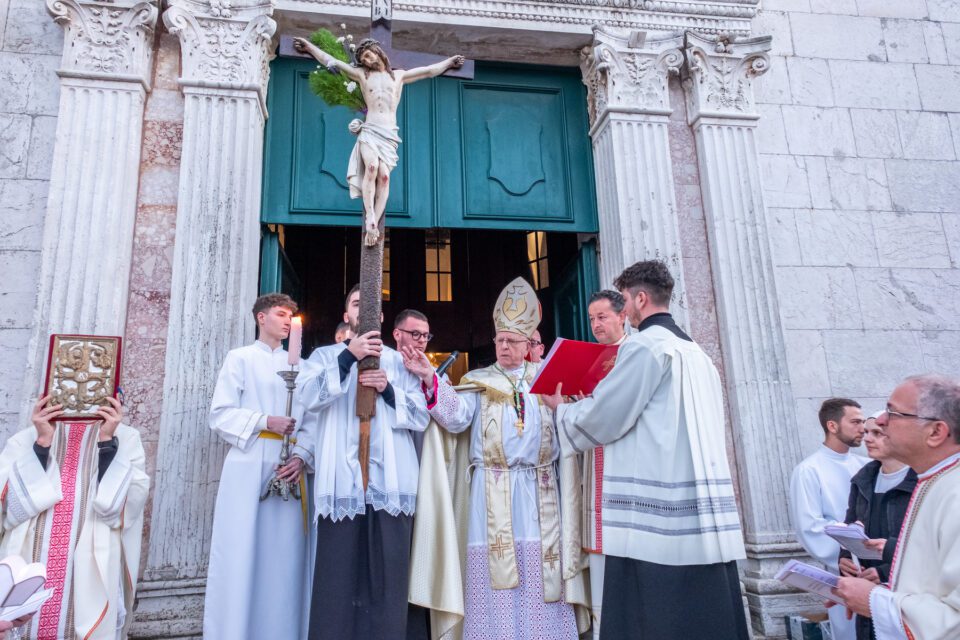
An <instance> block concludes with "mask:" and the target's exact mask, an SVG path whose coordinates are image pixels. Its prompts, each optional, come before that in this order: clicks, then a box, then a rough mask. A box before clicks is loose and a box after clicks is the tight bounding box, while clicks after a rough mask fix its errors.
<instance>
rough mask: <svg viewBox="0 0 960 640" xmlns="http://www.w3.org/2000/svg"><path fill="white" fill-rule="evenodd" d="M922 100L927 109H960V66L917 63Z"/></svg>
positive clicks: (953, 110)
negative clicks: (959, 88)
mask: <svg viewBox="0 0 960 640" xmlns="http://www.w3.org/2000/svg"><path fill="white" fill-rule="evenodd" d="M916 73H917V84H918V85H919V87H920V102H921V103H922V105H923V109H924V110H926V111H952V112H958V111H960V91H958V90H957V87H958V86H960V68H958V67H948V66H938V65H930V64H926V65H917V67H916Z"/></svg>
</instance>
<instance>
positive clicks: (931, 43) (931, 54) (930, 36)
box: [922, 22, 948, 64]
mask: <svg viewBox="0 0 960 640" xmlns="http://www.w3.org/2000/svg"><path fill="white" fill-rule="evenodd" d="M940 26H941V25H940V23H939V22H924V23H923V24H922V28H923V45H924V47H925V48H926V50H927V59H928V61H929V62H930V64H947V61H948V58H947V48H946V45H945V44H944V41H943V30H942V29H941V28H940Z"/></svg>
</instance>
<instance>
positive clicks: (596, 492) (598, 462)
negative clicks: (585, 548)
mask: <svg viewBox="0 0 960 640" xmlns="http://www.w3.org/2000/svg"><path fill="white" fill-rule="evenodd" d="M593 526H594V530H595V533H596V542H595V543H594V546H595V547H596V548H597V553H603V447H597V448H596V449H594V450H593Z"/></svg>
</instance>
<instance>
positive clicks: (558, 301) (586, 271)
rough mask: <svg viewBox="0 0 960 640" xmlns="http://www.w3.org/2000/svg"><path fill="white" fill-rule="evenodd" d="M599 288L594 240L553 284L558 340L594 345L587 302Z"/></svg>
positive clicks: (578, 254) (582, 249) (554, 316)
mask: <svg viewBox="0 0 960 640" xmlns="http://www.w3.org/2000/svg"><path fill="white" fill-rule="evenodd" d="M599 286H600V277H599V274H598V273H597V246H596V241H595V240H590V241H589V242H585V243H584V244H583V245H581V246H580V249H579V251H578V252H577V257H576V258H575V259H574V260H573V261H572V262H571V263H570V264H569V265H568V266H567V267H566V268H565V269H564V270H563V272H562V273H561V274H560V277H559V278H557V279H556V280H555V281H554V283H553V287H554V290H553V322H554V327H555V329H556V332H557V337H558V338H573V339H574V340H586V341H590V342H595V340H594V339H593V334H592V333H591V332H590V322H589V321H588V319H587V301H588V300H589V299H590V296H591V295H592V294H593V292H594V291H596V290H597V289H598V288H599Z"/></svg>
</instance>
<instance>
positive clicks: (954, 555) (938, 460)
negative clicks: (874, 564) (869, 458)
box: [835, 374, 960, 640]
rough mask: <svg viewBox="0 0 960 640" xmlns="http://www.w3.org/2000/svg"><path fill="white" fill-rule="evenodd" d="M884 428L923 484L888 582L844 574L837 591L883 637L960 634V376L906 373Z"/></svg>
mask: <svg viewBox="0 0 960 640" xmlns="http://www.w3.org/2000/svg"><path fill="white" fill-rule="evenodd" d="M877 426H878V427H880V428H881V429H882V430H883V432H884V434H885V435H886V436H887V439H888V441H889V445H890V450H891V455H892V456H894V457H895V458H897V459H898V460H901V461H903V462H905V463H906V464H908V465H909V466H910V467H911V468H912V469H913V470H914V471H916V472H917V487H916V489H914V492H913V498H912V499H911V501H910V506H909V508H908V509H907V515H906V517H905V518H904V521H903V528H902V529H901V530H900V537H899V540H898V542H897V549H896V551H895V552H894V555H893V562H892V564H891V567H890V576H889V583H888V584H886V585H879V586H878V585H875V584H873V583H872V582H870V581H869V580H865V579H863V578H840V581H839V585H838V587H837V589H836V590H835V593H836V595H838V596H840V597H841V598H843V599H844V601H845V602H846V603H847V608H848V609H849V610H850V611H852V612H853V613H856V614H858V615H861V616H869V617H872V618H873V624H874V629H875V631H876V637H877V640H893V639H896V640H906V639H907V638H916V640H933V639H937V640H946V639H947V638H957V637H960V381H957V380H956V379H952V378H947V377H945V376H939V375H934V374H927V375H921V376H913V377H910V378H907V379H906V380H904V381H903V382H902V383H900V385H899V386H898V387H897V388H896V389H894V390H893V393H892V394H890V399H889V400H888V401H887V410H886V411H884V412H883V413H881V414H880V416H879V417H878V418H877ZM878 548H879V547H878ZM835 608H836V609H840V607H835Z"/></svg>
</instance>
